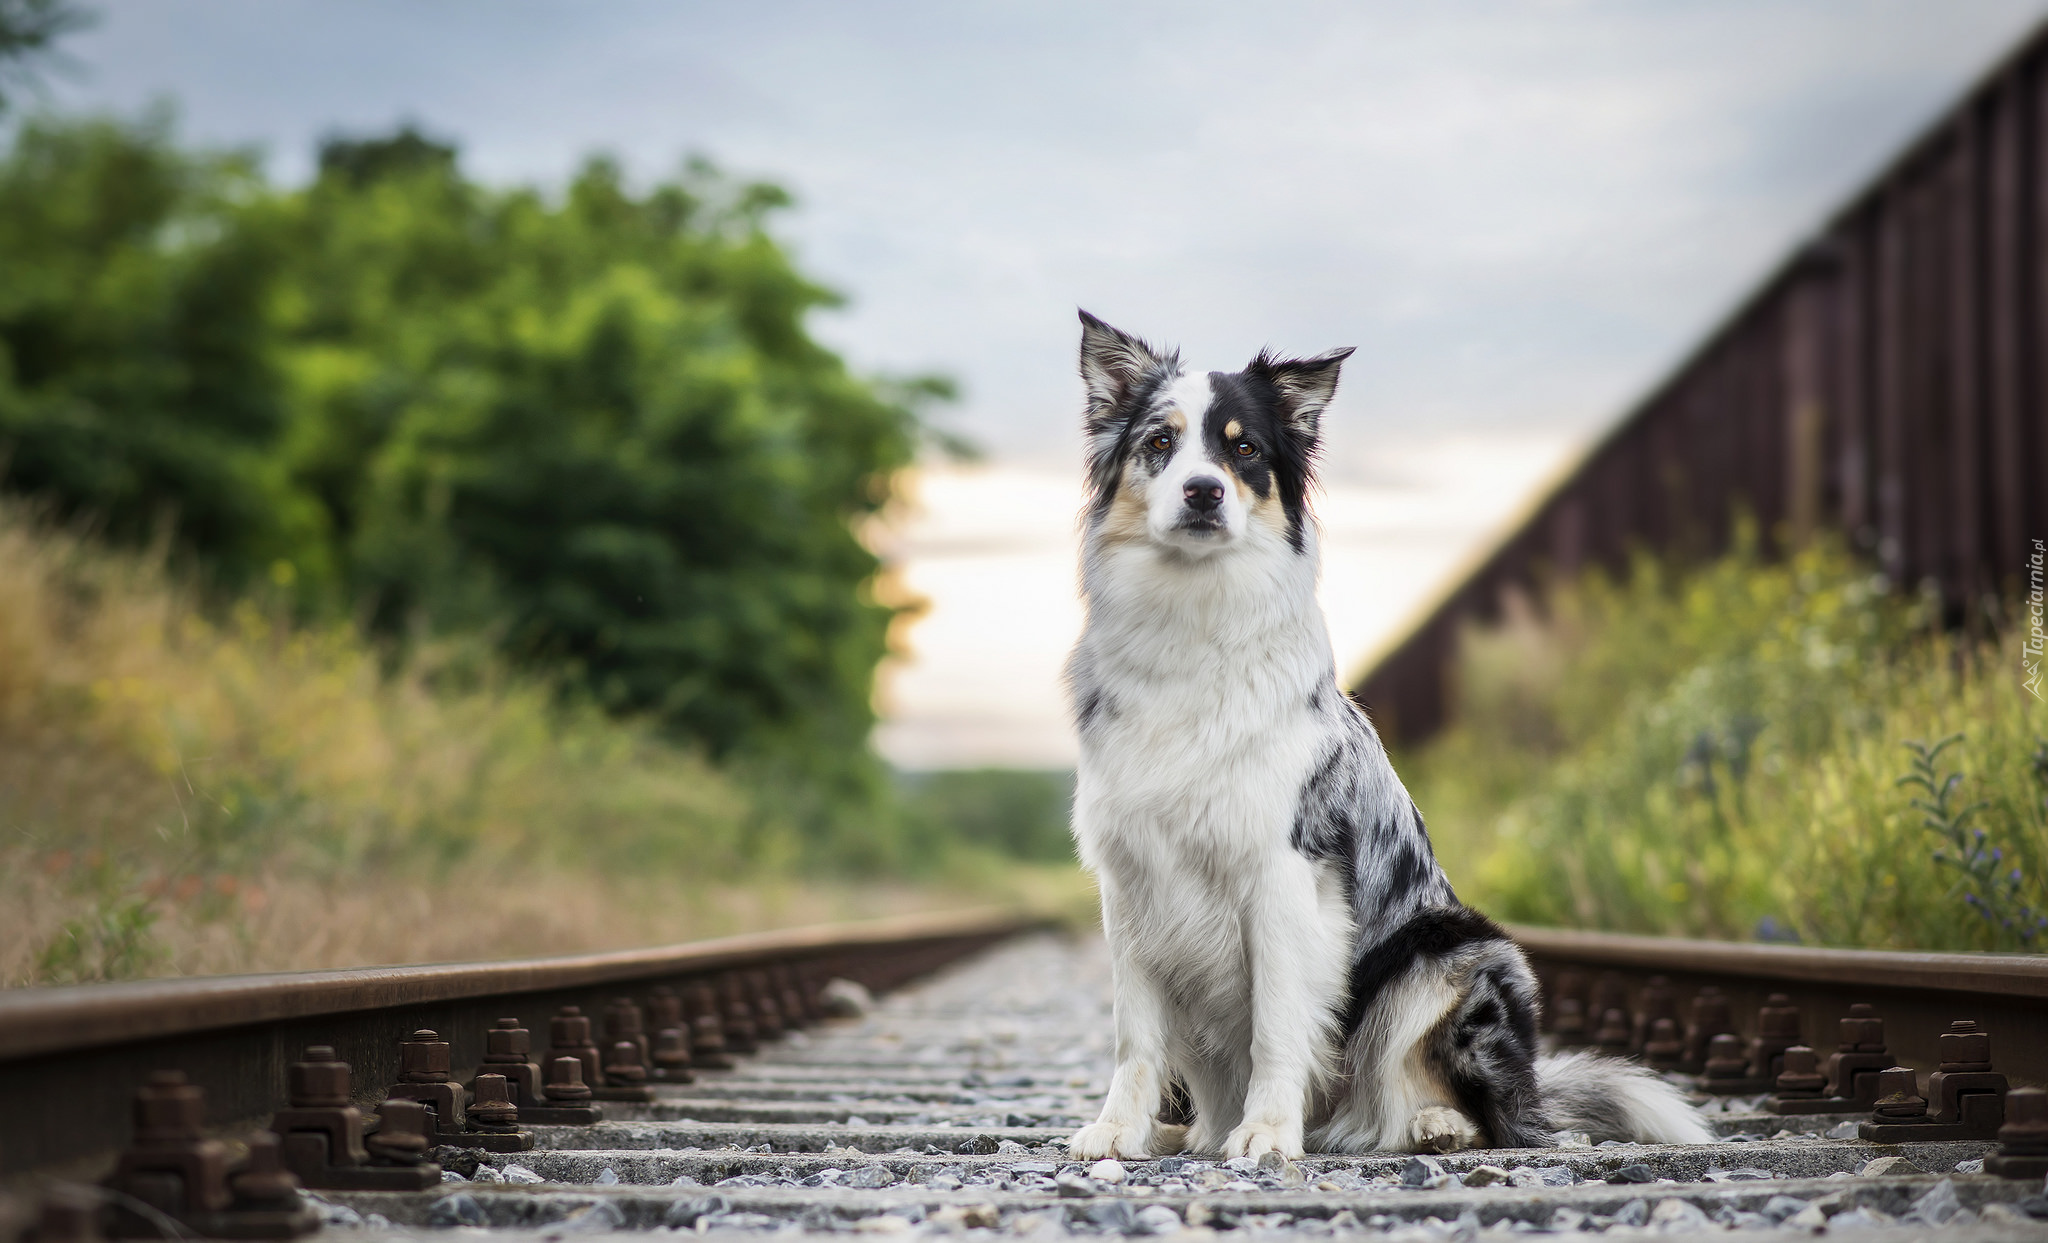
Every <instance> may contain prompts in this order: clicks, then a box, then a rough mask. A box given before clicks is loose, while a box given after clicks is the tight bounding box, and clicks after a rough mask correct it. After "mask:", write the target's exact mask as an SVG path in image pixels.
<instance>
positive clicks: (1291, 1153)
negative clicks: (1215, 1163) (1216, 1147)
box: [1223, 1122, 1301, 1161]
mask: <svg viewBox="0 0 2048 1243" xmlns="http://www.w3.org/2000/svg"><path fill="white" fill-rule="evenodd" d="M1269 1152H1277V1153H1279V1154H1280V1155H1281V1156H1283V1157H1287V1158H1290V1159H1292V1158H1294V1157H1298V1156H1300V1155H1301V1133H1300V1128H1299V1127H1296V1128H1292V1133H1291V1134H1290V1133H1289V1128H1284V1127H1278V1126H1274V1125H1273V1124H1272V1123H1269V1122H1247V1123H1245V1124H1244V1125H1243V1126H1241V1127H1239V1128H1237V1129H1236V1130H1235V1131H1232V1132H1231V1133H1230V1138H1228V1139H1226V1140H1224V1141H1223V1159H1224V1160H1225V1161H1228V1160H1230V1159H1231V1158H1233V1157H1250V1158H1251V1159H1252V1160H1254V1161H1256V1160H1258V1159H1259V1158H1260V1157H1263V1156H1265V1155H1266V1154H1267V1153H1269Z"/></svg>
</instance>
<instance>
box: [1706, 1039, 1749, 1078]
mask: <svg viewBox="0 0 2048 1243" xmlns="http://www.w3.org/2000/svg"><path fill="white" fill-rule="evenodd" d="M1748 1069H1749V1056H1748V1054H1746V1053H1744V1052H1743V1049H1742V1038H1741V1037H1740V1036H1736V1035H1733V1034H1731V1033H1729V1032H1722V1033H1721V1034H1720V1035H1718V1036H1716V1037H1714V1038H1713V1040H1712V1041H1710V1042H1708V1044H1707V1062H1706V1071H1705V1077H1706V1078H1707V1079H1709V1080H1713V1079H1740V1078H1742V1077H1743V1075H1744V1073H1745V1072H1747V1071H1748Z"/></svg>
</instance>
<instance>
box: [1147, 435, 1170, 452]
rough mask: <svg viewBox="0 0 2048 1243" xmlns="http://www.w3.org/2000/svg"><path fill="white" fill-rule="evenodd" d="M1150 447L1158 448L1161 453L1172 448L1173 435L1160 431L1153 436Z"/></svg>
mask: <svg viewBox="0 0 2048 1243" xmlns="http://www.w3.org/2000/svg"><path fill="white" fill-rule="evenodd" d="M1152 447H1153V448H1155V449H1157V450H1159V451H1160V452H1161V453H1164V452H1166V451H1167V450H1168V449H1171V448H1173V437H1171V436H1169V435H1167V434H1166V433H1165V432H1161V433H1159V434H1158V435H1157V436H1154V437H1153V438H1152Z"/></svg>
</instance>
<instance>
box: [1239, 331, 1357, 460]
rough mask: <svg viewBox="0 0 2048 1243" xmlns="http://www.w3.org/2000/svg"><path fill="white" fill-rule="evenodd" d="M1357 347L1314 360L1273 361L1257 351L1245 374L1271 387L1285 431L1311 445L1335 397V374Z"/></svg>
mask: <svg viewBox="0 0 2048 1243" xmlns="http://www.w3.org/2000/svg"><path fill="white" fill-rule="evenodd" d="M1356 348H1357V347H1356V346H1349V345H1347V346H1345V347H1344V348H1343V349H1341V350H1331V351H1329V352H1328V353H1326V354H1318V355H1316V356H1315V357H1314V358H1275V357H1273V355H1271V354H1270V353H1268V352H1266V351H1265V350H1260V351H1259V356H1258V357H1257V358H1254V359H1252V364H1251V366H1249V367H1246V368H1245V372H1246V374H1248V375H1253V376H1256V377H1258V378H1259V379H1261V380H1264V381H1265V382H1266V383H1268V384H1270V385H1272V386H1273V391H1274V392H1275V393H1278V394H1279V396H1280V413H1281V417H1283V418H1284V419H1286V420H1287V430H1288V431H1290V432H1292V433H1294V434H1295V435H1296V436H1299V437H1301V438H1302V439H1304V440H1307V441H1311V442H1313V441H1314V440H1316V439H1317V438H1318V436H1319V435H1320V434H1321V432H1322V423H1323V409H1324V407H1326V406H1328V405H1329V404H1330V398H1331V397H1333V396H1335V395H1336V392H1337V372H1338V371H1339V370H1340V369H1341V368H1342V367H1343V365H1344V360H1345V359H1347V358H1349V357H1351V354H1352V351H1353V350H1355V349H1356Z"/></svg>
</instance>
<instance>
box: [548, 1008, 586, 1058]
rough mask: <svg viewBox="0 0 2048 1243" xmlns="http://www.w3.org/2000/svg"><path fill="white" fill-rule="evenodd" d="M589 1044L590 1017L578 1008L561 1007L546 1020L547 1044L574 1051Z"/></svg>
mask: <svg viewBox="0 0 2048 1243" xmlns="http://www.w3.org/2000/svg"><path fill="white" fill-rule="evenodd" d="M589 1043H590V1016H589V1015H587V1014H585V1013H583V1010H582V1008H581V1007H580V1006H563V1007H562V1008H561V1009H559V1010H557V1011H555V1015H554V1017H553V1018H551V1019H549V1020H548V1044H550V1045H551V1046H553V1047H554V1048H557V1049H565V1048H567V1049H574V1048H580V1047H581V1046H583V1045H587V1044H589Z"/></svg>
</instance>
